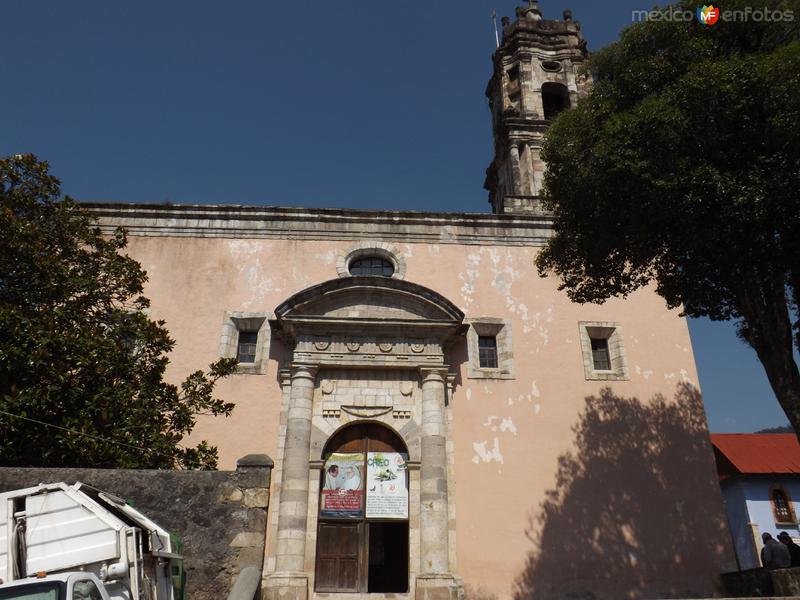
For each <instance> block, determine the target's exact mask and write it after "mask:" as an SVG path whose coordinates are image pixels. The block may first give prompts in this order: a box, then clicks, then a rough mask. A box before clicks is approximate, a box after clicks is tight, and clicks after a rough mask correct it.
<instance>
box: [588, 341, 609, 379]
mask: <svg viewBox="0 0 800 600" xmlns="http://www.w3.org/2000/svg"><path fill="white" fill-rule="evenodd" d="M589 339H590V340H591V342H592V365H593V368H594V370H595V371H610V370H611V361H610V360H609V356H608V339H607V338H589Z"/></svg>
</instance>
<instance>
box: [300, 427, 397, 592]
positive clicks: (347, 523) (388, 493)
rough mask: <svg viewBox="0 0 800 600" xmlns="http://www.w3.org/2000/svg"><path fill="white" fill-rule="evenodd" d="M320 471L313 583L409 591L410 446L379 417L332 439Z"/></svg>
mask: <svg viewBox="0 0 800 600" xmlns="http://www.w3.org/2000/svg"><path fill="white" fill-rule="evenodd" d="M323 458H324V459H325V464H324V466H323V469H322V472H321V475H320V502H319V507H320V508H319V521H318V527H317V553H316V576H315V589H316V590H317V591H318V592H373V593H377V592H381V593H390V592H395V593H399V592H407V591H408V560H409V559H408V470H407V468H406V465H407V461H408V450H407V449H406V447H405V444H403V441H402V440H401V439H400V437H399V436H398V435H397V434H396V433H394V432H393V431H391V430H390V429H389V428H387V427H385V426H383V425H380V424H377V423H358V424H354V425H350V426H348V427H345V428H344V429H342V430H340V431H339V432H337V433H336V434H335V435H334V436H332V437H331V439H330V440H329V441H328V443H327V445H326V446H325V451H324V453H323Z"/></svg>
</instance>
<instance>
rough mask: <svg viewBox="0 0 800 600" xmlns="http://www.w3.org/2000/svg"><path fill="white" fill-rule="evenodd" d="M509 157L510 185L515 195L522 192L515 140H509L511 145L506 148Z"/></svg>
mask: <svg viewBox="0 0 800 600" xmlns="http://www.w3.org/2000/svg"><path fill="white" fill-rule="evenodd" d="M508 154H509V156H510V157H511V186H512V189H513V193H514V195H515V196H519V195H520V194H522V173H521V172H520V166H519V145H518V144H517V142H515V141H513V142H511V147H510V148H509V150H508Z"/></svg>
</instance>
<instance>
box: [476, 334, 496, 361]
mask: <svg viewBox="0 0 800 600" xmlns="http://www.w3.org/2000/svg"><path fill="white" fill-rule="evenodd" d="M478 362H479V364H480V367H481V369H496V368H497V338H496V337H495V336H493V335H479V336H478Z"/></svg>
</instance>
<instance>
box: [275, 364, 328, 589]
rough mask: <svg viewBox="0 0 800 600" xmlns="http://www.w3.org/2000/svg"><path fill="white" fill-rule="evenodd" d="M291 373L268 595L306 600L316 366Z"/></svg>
mask: <svg viewBox="0 0 800 600" xmlns="http://www.w3.org/2000/svg"><path fill="white" fill-rule="evenodd" d="M291 373H292V374H291V381H292V384H291V392H290V396H289V412H288V415H287V421H286V436H285V443H284V448H283V476H282V479H281V491H280V502H279V505H278V540H277V548H276V557H275V573H273V574H272V575H270V576H269V578H268V580H267V597H268V598H269V599H270V600H305V599H306V598H307V597H308V575H307V574H306V573H304V572H303V570H304V566H305V565H304V563H305V551H306V520H307V518H308V468H309V467H308V462H309V458H310V456H309V451H310V450H309V448H310V444H311V407H312V404H313V401H314V382H315V377H316V374H317V367H316V366H313V365H293V366H292V370H291Z"/></svg>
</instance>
